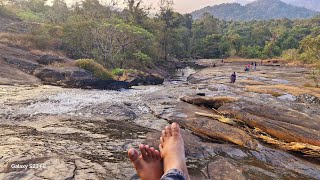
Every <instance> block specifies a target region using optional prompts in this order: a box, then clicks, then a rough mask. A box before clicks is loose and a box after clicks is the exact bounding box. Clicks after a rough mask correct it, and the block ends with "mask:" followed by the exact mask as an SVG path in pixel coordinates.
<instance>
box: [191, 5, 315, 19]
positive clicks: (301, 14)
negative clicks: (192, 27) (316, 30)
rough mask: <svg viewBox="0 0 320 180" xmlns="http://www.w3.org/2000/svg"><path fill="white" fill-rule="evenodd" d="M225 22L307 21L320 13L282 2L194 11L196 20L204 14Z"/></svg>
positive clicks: (210, 7)
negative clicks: (286, 19)
mask: <svg viewBox="0 0 320 180" xmlns="http://www.w3.org/2000/svg"><path fill="white" fill-rule="evenodd" d="M206 12H208V13H210V14H211V15H213V16H214V17H216V18H218V19H223V20H238V21H250V20H269V19H282V18H288V19H305V18H311V17H313V16H316V15H319V14H320V13H319V12H316V11H313V10H310V9H307V8H304V7H298V6H294V5H291V4H287V3H285V2H283V1H280V0H256V1H253V2H251V3H249V4H246V5H241V4H240V3H223V4H220V5H215V6H207V7H204V8H202V9H199V10H196V11H193V12H192V13H191V14H192V16H193V17H194V19H199V18H201V16H202V15H203V14H204V13H206Z"/></svg>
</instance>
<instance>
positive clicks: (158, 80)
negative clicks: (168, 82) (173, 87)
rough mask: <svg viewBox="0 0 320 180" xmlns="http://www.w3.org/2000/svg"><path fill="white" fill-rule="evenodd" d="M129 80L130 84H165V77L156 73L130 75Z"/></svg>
mask: <svg viewBox="0 0 320 180" xmlns="http://www.w3.org/2000/svg"><path fill="white" fill-rule="evenodd" d="M127 82H129V83H130V86H139V85H158V84H163V82H164V79H163V78H162V77H160V76H158V75H154V74H143V75H135V76H133V77H130V78H129V80H127Z"/></svg>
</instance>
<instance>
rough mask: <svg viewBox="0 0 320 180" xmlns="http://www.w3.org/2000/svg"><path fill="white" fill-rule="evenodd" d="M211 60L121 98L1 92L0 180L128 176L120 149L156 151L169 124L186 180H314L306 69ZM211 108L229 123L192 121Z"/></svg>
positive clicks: (315, 133)
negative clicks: (296, 146) (297, 147)
mask: <svg viewBox="0 0 320 180" xmlns="http://www.w3.org/2000/svg"><path fill="white" fill-rule="evenodd" d="M219 62H220V61H209V60H204V61H200V64H202V65H205V66H208V67H207V68H205V69H202V70H200V71H197V72H195V71H193V70H190V69H187V71H186V72H181V71H180V74H181V76H182V77H181V78H175V79H174V81H167V82H166V83H165V84H164V85H159V86H138V87H134V88H133V89H129V90H122V91H104V90H82V89H67V88H60V87H56V86H43V85H35V86H30V85H29V86H18V85H16V86H12V85H2V86H0V142H1V143H0V152H1V153H0V179H54V180H56V179H136V178H137V177H136V175H135V171H134V169H133V168H132V166H131V164H130V162H129V160H128V159H127V156H126V150H127V149H128V148H130V147H136V146H137V145H138V144H140V143H148V144H150V145H153V146H155V147H157V146H158V143H159V142H158V139H159V136H160V132H161V130H162V128H164V126H165V125H167V124H168V123H170V122H178V123H179V124H181V126H182V128H183V135H184V139H185V143H186V153H187V162H188V168H189V171H190V174H191V178H192V179H197V180H198V179H255V180H256V179H320V161H319V159H318V158H317V156H316V155H317V153H318V152H319V149H317V148H319V146H320V145H319V143H320V134H319V132H320V131H319V130H320V111H319V109H320V100H319V98H320V89H317V88H312V87H308V86H307V84H311V83H312V81H311V80H309V79H308V70H307V69H304V68H296V67H285V66H273V65H272V66H259V67H258V71H256V72H247V73H245V72H243V64H245V62H233V63H228V62H226V63H219ZM212 63H215V64H216V66H215V67H209V66H211V65H212ZM234 71H235V72H238V73H237V74H238V79H237V82H236V83H235V84H230V83H229V76H230V75H231V73H232V72H234ZM190 72H191V73H193V74H192V75H190V76H189V74H190ZM186 76H189V77H188V79H187V78H186ZM198 93H202V94H201V95H204V94H205V96H204V97H203V96H197V95H196V94H198ZM195 98H200V100H201V101H195ZM201 98H202V99H201ZM203 98H204V99H203ZM205 98H207V99H205ZM212 98H220V100H221V98H225V99H226V98H227V99H229V100H230V98H232V99H234V100H232V101H221V102H220V103H217V99H214V100H212ZM198 100H199V99H198ZM205 101H208V102H211V104H210V103H205ZM212 102H213V103H212ZM211 108H215V110H212V109H211ZM217 111H218V112H219V113H223V114H224V116H226V117H228V118H230V119H233V120H234V121H236V120H237V121H236V122H237V123H236V124H231V125H230V124H226V123H222V122H220V121H218V120H216V119H213V118H208V117H204V116H198V115H196V112H200V113H205V114H215V113H216V112H217ZM239 122H241V123H239ZM257 129H259V134H260V135H261V134H263V135H265V136H266V137H270V138H273V139H274V140H277V141H279V142H282V143H287V144H288V143H302V144H306V145H309V146H310V147H313V149H312V150H309V149H308V148H305V149H308V150H309V151H312V153H313V155H314V157H313V158H311V157H309V156H311V155H310V154H312V153H309V154H308V152H307V154H306V151H304V150H303V149H302V150H301V151H287V150H284V148H283V147H282V146H279V145H278V144H271V143H270V142H268V141H267V142H266V141H264V140H263V139H261V138H259V136H257V134H256V132H257ZM309 146H308V147H309ZM303 151H304V152H303ZM306 155H308V156H306ZM29 164H34V165H33V166H29V167H27V168H24V167H23V166H20V167H19V166H17V165H29Z"/></svg>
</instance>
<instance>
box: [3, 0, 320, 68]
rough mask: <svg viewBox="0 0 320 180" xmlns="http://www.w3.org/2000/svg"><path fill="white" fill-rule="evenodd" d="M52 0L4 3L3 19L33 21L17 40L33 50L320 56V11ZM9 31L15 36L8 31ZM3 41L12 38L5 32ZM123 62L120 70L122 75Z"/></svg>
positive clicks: (109, 58)
mask: <svg viewBox="0 0 320 180" xmlns="http://www.w3.org/2000/svg"><path fill="white" fill-rule="evenodd" d="M2 1H3V0H2ZM0 2H1V1H0ZM46 2H47V0H19V1H18V0H15V1H7V3H5V4H4V3H2V4H0V18H1V17H3V16H1V14H4V13H5V14H6V15H8V14H9V15H10V16H12V17H14V18H20V19H23V20H24V21H31V22H32V28H31V31H30V32H29V34H26V35H25V36H27V37H29V38H25V40H24V41H23V42H24V43H19V39H17V38H18V37H19V36H17V35H15V34H13V35H12V36H13V37H15V38H12V37H11V39H15V41H14V42H16V44H18V46H23V45H27V47H25V48H29V49H32V48H37V49H42V50H50V51H51V50H53V51H54V50H56V51H59V52H64V53H65V54H66V55H67V56H68V57H70V58H73V59H94V60H95V62H97V63H99V64H101V65H102V66H103V67H104V68H106V69H116V68H120V69H138V70H142V71H144V70H146V69H150V68H155V67H157V66H160V65H162V64H165V63H166V62H167V61H170V60H172V59H174V58H176V59H192V58H225V57H230V56H238V57H243V58H261V59H267V58H274V57H281V56H283V58H285V59H288V60H298V61H301V62H304V63H317V62H319V59H320V57H319V52H320V51H319V47H320V46H319V41H320V38H319V37H320V16H317V17H314V18H311V19H305V20H290V19H278V20H263V21H257V20H252V21H225V20H219V19H217V18H215V17H213V16H212V15H211V14H209V13H205V14H203V15H202V16H201V17H200V18H199V19H197V20H194V19H193V18H192V16H191V15H190V14H184V15H182V14H179V13H177V12H174V11H173V9H172V1H171V0H161V3H160V10H159V12H158V13H157V14H156V15H155V16H152V17H151V16H149V9H148V8H146V7H145V6H144V5H143V2H142V0H127V1H126V4H127V7H126V8H124V9H119V8H115V7H114V5H112V4H110V5H108V4H101V3H100V2H99V1H98V0H83V1H82V2H78V3H76V4H74V5H73V6H72V7H68V6H67V5H66V3H65V1H64V0H54V1H53V4H52V5H51V6H49V5H47V3H46ZM8 12H9V13H8ZM260 14H261V13H260ZM262 14H263V13H262ZM274 14H276V12H274ZM2 37H6V38H7V39H10V38H9V35H6V36H2ZM31 37H32V38H31ZM7 41H10V42H7ZM27 41H28V42H27ZM0 42H6V43H8V44H10V43H11V45H12V43H13V41H11V40H3V39H1V36H0ZM120 69H117V70H116V71H115V72H114V74H121V71H120Z"/></svg>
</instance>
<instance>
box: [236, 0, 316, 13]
mask: <svg viewBox="0 0 320 180" xmlns="http://www.w3.org/2000/svg"><path fill="white" fill-rule="evenodd" d="M252 1H253V0H236V1H230V2H235V3H240V4H242V5H245V4H249V3H250V2H252ZM282 1H283V2H285V3H287V4H291V5H294V6H298V7H305V8H307V9H311V10H314V11H319V12H320V3H319V0H282Z"/></svg>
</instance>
